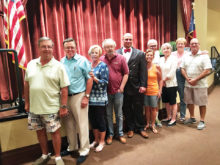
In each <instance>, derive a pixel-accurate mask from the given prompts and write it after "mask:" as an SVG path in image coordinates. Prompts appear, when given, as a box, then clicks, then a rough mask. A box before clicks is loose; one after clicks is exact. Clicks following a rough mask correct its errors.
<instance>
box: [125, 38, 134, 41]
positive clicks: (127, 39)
mask: <svg viewBox="0 0 220 165" xmlns="http://www.w3.org/2000/svg"><path fill="white" fill-rule="evenodd" d="M124 40H125V41H132V40H133V39H129V38H126V39H124Z"/></svg>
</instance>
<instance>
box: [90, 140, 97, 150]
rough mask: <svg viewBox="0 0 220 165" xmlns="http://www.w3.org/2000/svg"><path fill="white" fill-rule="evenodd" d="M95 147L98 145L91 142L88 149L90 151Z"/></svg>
mask: <svg viewBox="0 0 220 165" xmlns="http://www.w3.org/2000/svg"><path fill="white" fill-rule="evenodd" d="M97 145H98V143H97V142H96V141H93V142H92V143H91V144H90V145H89V148H90V149H94V148H95V147H96V146H97Z"/></svg>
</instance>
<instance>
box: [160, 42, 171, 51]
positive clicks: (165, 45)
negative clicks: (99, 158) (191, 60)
mask: <svg viewBox="0 0 220 165" xmlns="http://www.w3.org/2000/svg"><path fill="white" fill-rule="evenodd" d="M164 47H168V48H170V50H171V51H172V46H171V45H170V43H168V42H166V43H164V44H163V45H162V46H161V50H163V48H164Z"/></svg>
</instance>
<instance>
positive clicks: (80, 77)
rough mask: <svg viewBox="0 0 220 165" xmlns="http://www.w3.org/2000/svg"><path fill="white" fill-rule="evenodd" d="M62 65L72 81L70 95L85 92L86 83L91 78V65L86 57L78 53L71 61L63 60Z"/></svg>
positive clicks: (65, 58) (69, 89)
mask: <svg viewBox="0 0 220 165" xmlns="http://www.w3.org/2000/svg"><path fill="white" fill-rule="evenodd" d="M61 63H63V65H64V66H65V69H66V72H67V75H68V77H69V80H70V86H69V88H68V93H69V94H74V93H80V92H84V91H85V90H86V82H87V80H88V79H89V78H90V75H89V72H90V71H91V65H90V63H89V61H88V60H87V59H86V58H85V57H84V56H81V55H79V54H77V53H76V54H75V55H74V56H73V57H72V58H71V59H68V58H67V57H64V58H62V59H61Z"/></svg>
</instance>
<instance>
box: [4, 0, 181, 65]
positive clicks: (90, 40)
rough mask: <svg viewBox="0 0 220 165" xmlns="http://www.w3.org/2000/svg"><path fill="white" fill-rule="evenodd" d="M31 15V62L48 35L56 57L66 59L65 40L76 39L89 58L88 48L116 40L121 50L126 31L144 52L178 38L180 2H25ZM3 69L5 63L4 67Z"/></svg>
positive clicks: (25, 28)
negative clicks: (152, 43)
mask: <svg viewBox="0 0 220 165" xmlns="http://www.w3.org/2000/svg"><path fill="white" fill-rule="evenodd" d="M23 3H24V5H25V10H26V14H27V20H26V22H23V23H22V32H23V34H24V42H25V51H26V54H27V59H28V61H30V60H31V59H33V58H37V57H38V56H39V55H38V48H37V41H38V39H39V38H40V37H42V36H48V37H50V38H51V39H52V40H53V41H54V44H55V46H54V57H55V58H56V59H58V60H60V59H61V58H62V57H63V56H64V52H63V46H62V41H63V40H64V39H65V38H68V37H73V38H74V39H75V40H76V43H77V49H78V50H77V51H78V53H80V54H82V55H84V56H86V57H87V58H88V59H89V58H90V57H89V56H88V49H89V47H90V46H91V45H93V44H99V45H101V43H102V41H103V40H104V39H106V38H112V39H114V40H115V41H116V43H117V48H119V47H121V45H122V36H123V34H124V33H126V32H130V33H132V34H133V35H134V44H133V46H134V47H136V48H139V49H141V50H142V51H144V50H145V49H146V48H147V41H148V40H149V39H152V38H154V39H157V40H158V43H159V45H161V44H162V43H164V42H169V41H174V40H176V37H177V1H176V0H166V1H165V0H153V1H152V0H138V1H137V0H117V1H116V0H56V1H55V0H28V1H27V0H23ZM0 66H1V64H0Z"/></svg>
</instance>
